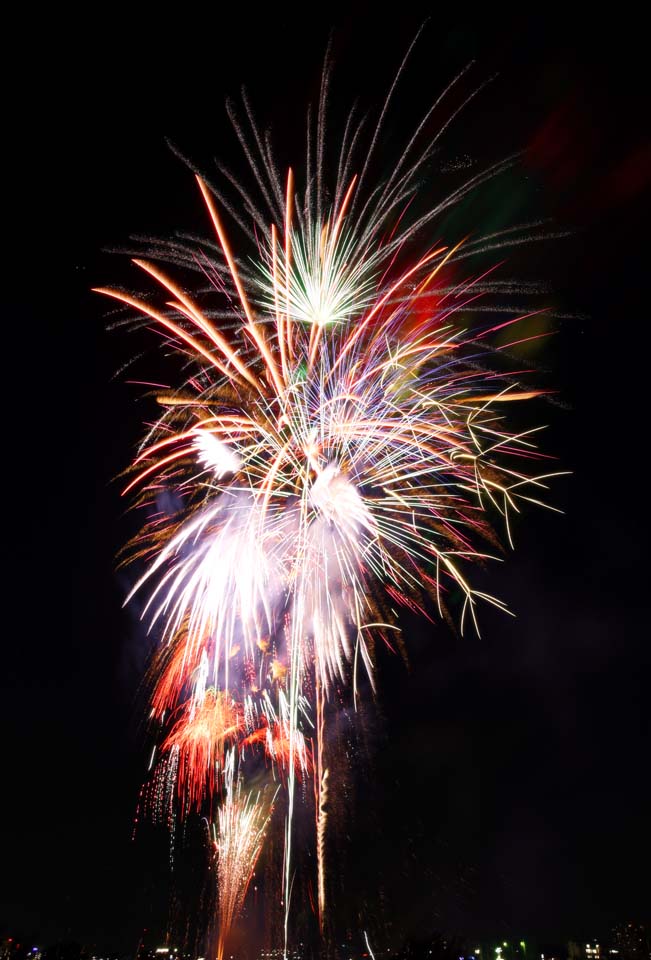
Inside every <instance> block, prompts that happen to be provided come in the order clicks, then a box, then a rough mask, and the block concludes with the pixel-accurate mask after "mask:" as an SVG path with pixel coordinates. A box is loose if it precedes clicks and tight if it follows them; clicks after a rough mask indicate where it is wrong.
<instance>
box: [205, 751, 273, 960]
mask: <svg viewBox="0 0 651 960" xmlns="http://www.w3.org/2000/svg"><path fill="white" fill-rule="evenodd" d="M270 814H271V803H270V802H269V801H268V800H267V798H266V797H265V796H264V794H260V793H257V794H255V795H254V794H253V792H249V793H244V792H243V791H242V781H241V779H240V778H239V777H237V778H236V775H235V754H234V753H233V751H232V750H229V751H228V752H227V754H226V759H225V761H224V800H223V803H222V804H221V806H220V808H219V812H218V815H217V825H216V827H215V828H214V845H215V852H216V856H217V877H218V885H217V890H218V895H217V896H218V903H219V918H220V926H219V936H218V938H217V960H222V958H223V956H224V947H225V945H226V938H227V937H228V933H229V931H230V929H231V927H232V925H233V920H234V919H235V918H236V917H237V915H238V913H239V911H240V910H241V907H242V904H243V903H244V898H245V897H246V891H247V889H248V886H249V883H250V882H251V877H252V876H253V873H254V871H255V866H256V863H257V862H258V857H259V856H260V851H261V850H262V844H263V841H264V835H265V831H266V829H267V825H268V823H269V817H270Z"/></svg>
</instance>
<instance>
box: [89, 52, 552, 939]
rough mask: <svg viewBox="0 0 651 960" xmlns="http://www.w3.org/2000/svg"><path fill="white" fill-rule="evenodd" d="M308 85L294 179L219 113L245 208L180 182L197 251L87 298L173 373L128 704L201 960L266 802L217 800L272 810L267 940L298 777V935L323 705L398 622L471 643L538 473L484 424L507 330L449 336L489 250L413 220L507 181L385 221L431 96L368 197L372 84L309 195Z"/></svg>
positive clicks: (321, 125)
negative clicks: (482, 575) (143, 635)
mask: <svg viewBox="0 0 651 960" xmlns="http://www.w3.org/2000/svg"><path fill="white" fill-rule="evenodd" d="M458 79H459V78H457V80H458ZM327 80H328V77H327V70H326V72H325V74H324V79H323V94H322V97H321V103H320V107H319V114H318V118H317V123H316V127H315V131H313V130H312V127H311V126H310V127H309V138H310V143H311V144H312V140H314V143H313V144H312V145H311V147H310V151H309V156H308V164H307V168H306V170H305V172H304V174H303V175H302V176H301V177H300V178H299V177H298V176H296V177H295V175H294V173H293V172H292V170H290V171H289V172H288V173H287V174H286V175H283V176H282V177H281V175H280V173H279V172H278V171H277V169H276V167H275V165H274V163H273V161H272V158H271V151H270V146H269V143H268V142H267V141H264V140H263V139H262V138H261V137H260V135H259V133H258V131H257V129H256V127H255V125H254V124H253V122H252V120H251V114H250V109H249V107H248V103H247V102H246V101H245V106H246V112H247V116H248V117H249V119H250V120H251V134H248V133H247V132H246V131H245V130H244V128H243V127H242V125H241V124H240V122H239V120H238V119H237V117H236V116H235V115H234V114H232V118H233V122H234V124H235V128H236V131H237V133H238V135H239V137H240V140H241V142H242V144H243V146H244V148H245V153H246V156H247V159H248V162H249V164H250V167H251V169H252V171H253V174H254V178H255V180H256V183H257V189H258V191H259V193H260V195H261V197H262V200H263V202H264V205H265V209H264V210H260V209H258V206H256V205H255V204H254V202H253V201H252V200H251V197H250V195H249V193H248V192H247V190H246V189H245V187H244V186H242V185H241V184H240V183H239V181H238V180H237V179H236V178H235V177H233V176H232V174H230V173H229V172H228V171H223V172H224V173H225V176H226V179H227V180H228V181H229V182H230V184H231V186H232V187H234V189H235V191H236V193H237V194H238V195H239V200H240V202H241V212H240V211H238V209H237V208H236V207H235V206H234V205H233V203H232V202H231V201H230V200H228V199H227V198H226V197H225V196H224V194H223V193H222V191H221V190H220V189H219V188H218V187H217V186H216V185H214V184H212V183H209V182H208V181H207V180H206V179H205V178H203V177H200V176H197V182H198V187H199V190H200V192H201V195H202V197H203V201H204V204H205V209H206V212H207V215H208V218H209V220H210V223H211V226H212V228H213V230H214V234H215V238H216V242H212V241H205V242H204V243H201V244H198V245H193V244H191V243H190V241H187V242H185V241H184V242H180V241H179V242H177V243H174V244H172V245H169V246H167V247H163V246H155V247H154V248H152V250H151V254H150V256H149V258H148V259H144V258H142V257H139V258H137V259H136V260H134V263H135V265H136V266H137V267H138V268H140V270H141V271H143V272H144V274H145V275H146V278H147V279H148V281H151V286H150V293H149V294H148V295H146V296H136V295H132V294H130V293H126V292H124V291H122V290H111V289H104V290H102V292H103V293H105V294H108V295H109V296H110V297H112V298H114V299H115V300H117V301H119V302H120V303H121V304H122V305H124V306H126V307H127V308H128V309H129V311H130V314H132V315H136V316H140V317H141V318H144V322H145V323H146V324H148V325H151V324H152V323H153V324H154V325H155V327H156V328H157V329H158V330H159V331H160V333H161V334H162V336H163V342H164V345H165V346H166V348H172V350H173V351H174V352H176V353H177V354H178V357H179V360H180V361H181V368H182V369H183V370H184V371H185V373H184V375H183V380H182V382H181V383H180V385H179V387H178V389H176V390H170V391H168V392H161V393H159V394H158V398H157V399H158V402H159V404H160V406H161V408H162V413H161V414H160V416H159V418H158V420H157V421H156V423H155V424H154V425H153V426H152V427H151V428H150V429H149V431H148V433H147V435H146V437H145V439H144V441H143V444H142V446H141V448H140V450H139V452H138V455H137V456H136V458H135V460H134V463H133V469H132V476H131V477H130V479H129V482H128V484H127V486H126V489H125V493H135V495H136V502H137V503H138V504H140V505H149V504H152V503H155V502H156V498H157V497H158V496H159V494H160V493H161V491H163V490H167V489H169V488H170V487H172V488H174V489H175V491H176V492H177V495H178V496H179V497H180V498H181V500H182V507H181V508H180V509H179V510H178V511H176V512H175V513H174V514H173V515H172V516H169V517H167V516H164V515H161V513H160V511H157V512H152V511H151V508H150V513H151V519H150V520H149V521H148V522H147V523H146V525H145V527H144V529H143V531H142V533H141V535H140V536H139V538H138V539H137V542H136V547H137V549H136V551H135V553H136V555H137V557H138V558H139V559H140V560H142V559H143V558H144V559H145V560H146V561H147V567H146V569H145V572H144V573H143V574H142V576H141V577H140V579H139V580H138V582H137V583H136V584H135V586H134V588H133V591H132V594H135V593H136V592H142V591H148V598H147V602H146V606H145V611H144V615H145V616H147V617H148V618H149V623H150V625H151V627H152V628H155V629H157V630H158V631H159V633H160V637H161V642H162V648H163V649H162V653H161V654H160V655H159V657H158V659H157V661H156V663H155V667H154V671H153V673H154V683H153V692H152V701H151V702H152V716H153V717H154V718H155V719H156V721H157V722H158V724H159V725H160V727H161V729H162V731H163V732H162V736H161V747H160V750H161V756H162V759H161V760H160V762H159V764H158V766H157V776H158V778H159V779H163V780H165V782H166V783H169V781H170V780H171V781H173V782H174V783H175V790H176V796H177V802H178V804H179V810H180V812H181V814H183V815H184V814H186V813H188V812H189V811H191V810H193V809H194V810H200V809H201V808H202V806H205V805H206V804H207V805H208V807H209V809H210V811H211V815H212V812H213V811H214V810H216V811H217V815H216V819H217V824H218V826H217V829H216V839H215V845H216V849H217V878H218V901H219V915H220V934H219V950H218V955H219V956H221V954H222V952H223V947H224V941H225V937H226V936H227V934H228V931H229V930H230V927H231V925H232V923H233V920H234V919H235V917H236V916H237V914H238V913H239V911H240V910H241V908H242V905H243V902H244V897H245V894H246V889H247V886H248V883H249V880H250V877H251V874H252V871H253V869H254V867H255V864H256V862H257V858H258V855H259V852H260V849H261V846H262V843H263V839H264V834H265V830H266V827H267V824H268V821H269V810H270V801H267V800H265V799H264V797H263V796H262V795H258V794H256V795H255V796H254V794H253V793H252V792H251V793H249V792H245V791H244V788H243V787H242V783H243V779H244V778H245V776H246V773H247V769H253V768H255V769H256V770H257V771H258V772H260V771H261V770H263V771H265V775H266V776H268V777H269V778H270V779H273V780H276V781H278V783H279V784H280V785H281V787H282V789H283V796H284V800H283V802H284V806H285V809H286V830H285V850H284V858H283V859H284V865H283V883H282V888H283V890H282V897H281V899H282V902H283V903H284V908H285V937H287V918H288V916H289V909H290V892H291V886H292V871H293V864H294V850H293V846H292V838H293V818H294V816H295V813H296V808H297V804H298V803H302V804H307V803H308V801H309V796H310V793H309V791H302V793H301V796H300V797H299V793H298V791H297V784H298V783H301V782H305V781H307V780H311V781H312V784H313V790H312V794H313V815H314V819H315V851H316V860H317V874H318V876H317V890H318V913H319V921H320V924H321V925H323V916H324V912H325V909H326V902H327V883H326V877H327V873H326V865H325V851H326V840H325V835H326V827H327V823H328V792H329V791H332V790H333V789H334V786H335V785H334V784H333V782H332V773H331V767H330V765H329V763H328V757H327V754H328V749H329V740H328V735H327V717H328V704H329V703H330V702H331V701H332V698H333V694H334V693H335V692H338V691H342V690H346V689H350V690H351V696H352V697H353V699H354V700H355V699H356V698H357V697H358V696H359V691H360V676H361V673H363V674H364V675H365V676H366V677H367V678H368V681H369V682H370V685H371V686H372V685H373V683H374V649H375V645H376V644H377V643H378V642H380V643H381V642H386V643H387V644H390V643H391V637H392V636H393V635H395V634H396V633H397V632H399V618H398V609H399V608H400V607H403V608H409V609H411V610H414V611H420V612H421V613H423V614H425V615H428V616H429V615H431V613H432V612H433V611H436V610H438V612H439V613H440V614H441V615H444V616H448V609H449V607H450V605H451V598H452V597H453V596H454V595H460V596H461V598H462V602H461V610H460V615H459V620H460V626H461V630H463V629H464V627H465V625H466V623H467V621H468V620H471V621H472V622H473V624H474V625H475V626H476V625H477V606H478V604H479V602H481V601H484V602H486V603H489V604H492V605H494V606H497V607H498V608H500V609H504V605H503V604H502V602H501V601H500V600H498V599H496V598H494V597H492V596H489V595H487V594H485V593H483V592H478V591H476V590H474V589H473V587H472V585H471V582H470V580H469V578H468V576H467V572H466V570H467V567H468V565H469V563H471V562H472V561H475V560H485V559H488V558H489V557H490V556H491V555H492V554H493V552H494V547H493V546H492V545H493V544H495V536H494V534H493V533H492V529H491V523H490V513H493V514H495V513H497V514H501V515H502V516H503V518H504V520H505V523H506V532H507V537H508V539H509V541H510V537H511V535H510V529H509V515H510V514H511V513H512V512H517V511H518V504H519V503H520V502H521V501H532V502H534V503H539V502H540V495H541V491H543V490H544V489H545V481H546V479H547V478H548V477H550V476H553V475H554V474H551V473H546V472H542V471H541V472H540V473H537V474H534V475H532V473H531V471H530V470H529V469H526V467H527V466H529V467H530V465H531V464H536V463H539V462H540V460H541V455H540V454H539V453H538V452H537V451H536V449H535V445H534V442H533V434H534V433H535V430H534V429H531V430H527V431H524V432H523V431H521V430H513V429H511V428H509V423H508V419H507V416H506V412H508V410H509V407H510V405H511V403H512V402H513V401H522V400H526V399H529V398H531V397H535V396H537V395H538V391H535V390H530V389H527V388H526V387H520V386H519V385H518V384H517V382H515V380H514V379H513V377H509V378H508V379H504V380H500V378H499V377H498V375H497V374H496V373H495V372H494V371H493V370H492V369H491V368H490V367H489V366H488V365H487V359H490V349H489V346H488V345H489V342H490V336H491V334H494V333H496V332H497V331H500V334H501V335H502V337H503V335H504V333H505V332H506V331H507V330H508V328H509V327H510V326H513V325H515V324H517V323H518V322H519V321H521V320H522V319H523V316H522V315H518V314H514V315H513V316H510V317H508V319H506V320H505V319H503V318H500V319H499V321H496V320H495V319H494V318H492V317H491V316H490V311H487V317H486V318H484V319H481V320H480V321H479V322H476V323H475V324H474V325H473V327H472V329H469V324H468V317H469V316H470V315H471V311H476V310H477V309H478V303H479V301H480V298H481V297H482V296H483V295H485V294H486V292H487V291H489V290H490V284H491V280H490V274H491V270H492V268H489V269H488V270H485V269H484V270H482V271H480V272H476V271H475V272H474V273H473V272H469V271H468V270H467V269H465V268H464V264H465V261H466V260H467V259H468V258H469V257H470V256H471V255H472V254H475V253H477V252H485V251H486V250H489V249H491V248H492V247H493V246H494V247H498V246H502V245H503V244H504V242H505V238H504V236H503V235H493V236H492V237H489V238H479V239H478V240H474V241H467V242H465V243H464V242H463V241H456V242H452V243H449V242H443V241H441V242H437V243H435V244H433V245H431V244H429V243H427V242H425V243H424V247H423V237H425V236H426V235H427V228H428V226H429V225H430V224H431V223H432V222H433V221H434V220H435V218H436V217H437V216H439V215H440V214H441V213H442V212H443V211H444V210H446V209H448V208H449V207H450V206H452V205H453V204H454V203H455V202H457V201H458V200H459V199H461V198H462V197H464V196H465V195H466V194H467V193H468V192H469V191H470V190H471V189H473V188H474V187H476V186H478V185H479V184H481V183H482V182H484V181H485V180H487V179H489V178H490V177H492V176H495V175H496V174H498V173H500V172H502V171H503V170H504V169H506V167H507V166H508V165H509V163H510V161H505V162H504V163H503V164H498V165H496V166H494V167H491V168H489V169H487V170H485V171H483V172H482V173H480V174H478V175H477V176H475V177H474V178H473V179H472V180H470V181H469V182H467V183H465V184H464V185H463V186H462V187H460V188H458V189H457V190H456V191H455V192H454V193H453V194H452V195H450V196H448V197H447V198H445V200H443V201H441V202H439V203H438V204H436V205H435V206H433V207H431V208H430V209H428V210H427V212H425V213H422V214H420V215H417V216H413V217H412V219H411V220H409V219H408V217H407V216H406V211H407V209H408V207H409V204H410V202H411V200H412V198H413V196H414V194H415V191H416V189H417V185H418V183H419V178H420V177H421V175H422V172H423V167H424V163H425V161H426V160H427V159H428V158H429V156H430V155H431V152H432V150H433V148H434V145H435V144H436V142H437V140H438V137H439V133H436V134H435V135H434V136H433V137H432V136H430V138H429V140H427V141H426V144H425V146H424V147H423V146H422V144H421V139H420V138H422V136H423V135H424V133H423V132H424V130H425V129H426V127H427V124H428V122H429V120H430V116H431V115H432V111H433V110H434V108H435V107H437V106H438V104H439V103H440V102H441V100H442V98H439V100H438V101H437V102H436V104H435V105H434V107H433V108H432V110H430V111H429V112H428V113H427V115H426V116H425V118H424V119H423V122H422V123H421V124H420V126H419V127H418V129H417V130H416V132H415V134H414V137H413V138H412V139H411V141H410V142H409V143H408V145H407V148H406V150H405V151H404V153H403V154H402V155H401V156H400V157H399V158H398V160H397V162H396V163H395V164H394V166H393V168H392V169H391V170H390V172H389V173H388V175H386V176H385V178H384V179H383V180H382V181H381V182H376V183H371V182H369V181H370V169H371V166H370V163H371V156H372V154H373V151H374V149H375V147H376V143H377V141H378V139H379V135H380V132H381V129H382V124H383V122H384V117H385V113H386V110H387V108H388V103H389V99H390V97H391V94H392V92H393V88H392V91H391V93H390V95H389V98H388V99H387V102H386V103H385V105H384V108H383V110H382V114H381V117H380V122H379V124H378V127H377V129H376V131H375V134H374V136H373V138H372V141H371V146H370V149H369V151H368V152H367V155H366V157H365V159H364V161H363V162H362V163H361V164H359V167H358V169H357V172H355V164H356V158H357V156H358V141H359V137H360V131H361V125H358V126H355V123H354V121H353V119H352V117H353V115H352V114H351V118H350V119H349V122H348V124H347V126H346V129H345V132H344V135H343V140H342V146H341V152H340V155H339V158H338V162H337V164H336V176H335V178H334V182H333V183H332V185H331V188H330V189H328V187H327V176H326V164H325V160H324V150H325V147H324V142H325V110H326V107H325V104H326V93H325V91H326V89H327ZM456 82H457V81H455V83H456ZM451 86H454V83H453V84H452V85H451ZM449 89H451V88H449ZM446 92H447V91H446ZM250 141H251V142H250ZM299 180H300V183H302V187H301V186H300V185H299ZM224 211H226V212H227V213H229V214H230V215H231V216H232V217H233V219H234V220H235V222H236V223H237V224H238V226H239V227H240V228H241V229H242V230H243V232H244V233H245V234H248V236H249V239H250V240H252V241H253V247H252V248H251V249H252V253H251V255H250V256H249V257H248V258H245V257H244V256H242V255H241V254H240V253H239V252H236V251H235V250H234V249H233V248H232V247H231V244H230V240H229V231H228V230H227V229H226V227H225V226H224V220H223V215H224ZM250 223H251V224H252V225H253V229H251V227H250V226H249V224H250ZM514 236H516V237H521V236H522V233H520V234H517V233H516V234H514V233H513V232H512V233H511V234H510V235H509V237H510V239H513V237H514ZM419 241H420V242H421V253H420V255H418V256H416V257H415V258H414V257H413V256H411V253H410V252H411V251H412V250H413V249H414V247H415V245H416V243H417V242H419ZM161 261H167V262H168V265H167V266H165V267H163V266H161V265H160V262H161ZM472 316H474V317H477V316H480V317H481V316H482V315H481V314H477V313H476V312H473V313H472ZM503 339H504V337H503ZM506 339H508V337H507V338H506ZM515 339H520V337H519V336H518V335H517V334H516V335H515ZM485 544H488V545H489V546H484V545H485ZM251 755H253V756H251ZM256 761H257V764H258V765H257V767H254V766H253V765H254V764H255V763H256ZM247 764H248V765H249V767H248V768H247ZM213 819H214V817H213Z"/></svg>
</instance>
